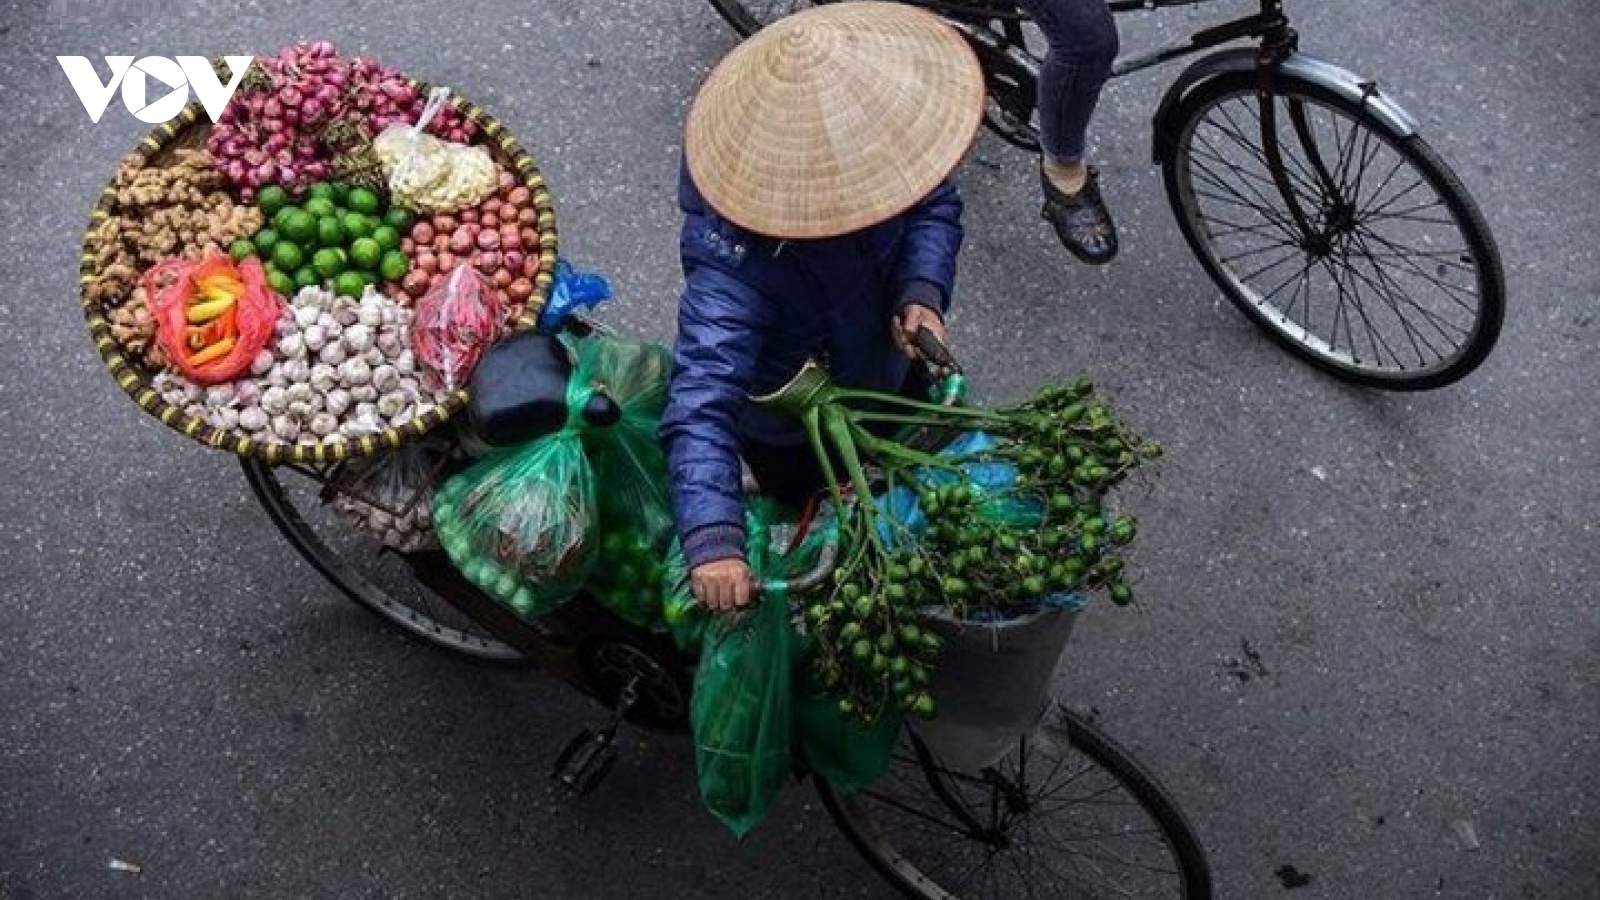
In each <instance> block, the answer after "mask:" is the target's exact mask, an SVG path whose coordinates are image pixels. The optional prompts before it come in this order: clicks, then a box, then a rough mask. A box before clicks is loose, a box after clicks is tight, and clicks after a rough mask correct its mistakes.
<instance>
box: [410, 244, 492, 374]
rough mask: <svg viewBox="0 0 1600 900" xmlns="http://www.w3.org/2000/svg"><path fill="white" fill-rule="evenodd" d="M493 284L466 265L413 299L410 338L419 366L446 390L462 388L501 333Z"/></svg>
mask: <svg viewBox="0 0 1600 900" xmlns="http://www.w3.org/2000/svg"><path fill="white" fill-rule="evenodd" d="M505 320H506V309H505V306H504V304H502V303H501V302H500V292H499V291H497V290H495V287H494V282H492V281H490V280H489V279H487V278H485V277H484V276H483V275H482V274H481V273H479V272H478V270H477V269H475V268H473V267H472V266H470V265H468V264H467V263H460V264H458V265H457V266H456V267H455V269H453V270H452V271H451V272H450V275H449V276H448V277H447V278H445V280H444V281H443V282H441V283H440V285H439V286H438V287H436V288H434V289H433V290H431V291H429V292H428V293H427V294H425V295H424V296H423V298H422V299H421V300H419V301H417V317H416V319H415V321H413V322H412V324H411V342H412V345H413V349H415V350H416V354H417V359H418V360H419V361H421V363H422V365H423V370H424V372H425V373H426V374H429V375H431V376H432V377H433V378H434V379H436V380H437V383H438V384H439V385H442V386H443V387H444V388H445V389H447V390H452V391H453V390H455V389H457V388H462V387H466V385H467V382H468V381H469V380H471V378H472V370H473V369H476V368H477V367H478V360H479V359H482V358H483V354H484V351H486V350H488V349H489V345H490V344H493V343H494V342H495V341H496V340H498V339H499V337H500V335H501V334H502V333H504V331H505Z"/></svg>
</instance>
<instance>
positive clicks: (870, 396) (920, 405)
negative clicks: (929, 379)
mask: <svg viewBox="0 0 1600 900" xmlns="http://www.w3.org/2000/svg"><path fill="white" fill-rule="evenodd" d="M829 399H830V400H832V401H833V402H834V403H838V402H839V401H851V400H853V401H865V402H870V403H881V404H883V405H884V406H888V407H891V408H898V409H902V410H906V409H910V410H916V411H918V412H924V413H929V414H933V415H938V416H942V417H945V418H946V419H951V418H956V419H966V420H968V421H981V422H1004V421H1005V417H1004V416H1001V415H1000V414H998V413H996V412H994V411H993V410H987V409H978V408H976V407H972V406H941V405H939V404H937V403H929V402H927V401H925V400H912V399H909V398H907V397H901V396H900V395H898V394H885V393H883V392H881V391H864V390H860V389H858V388H838V389H837V390H835V391H834V392H833V393H832V395H831V396H830V397H829ZM853 412H854V411H853ZM859 412H867V411H866V410H860V411H859Z"/></svg>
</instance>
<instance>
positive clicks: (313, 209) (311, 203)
mask: <svg viewBox="0 0 1600 900" xmlns="http://www.w3.org/2000/svg"><path fill="white" fill-rule="evenodd" d="M336 209H337V208H336V207H335V206H334V205H333V201H332V200H329V199H328V198H327V197H312V198H310V199H309V200H307V201H306V205H305V210H306V212H308V213H310V214H312V215H313V216H316V217H317V218H319V219H320V218H322V217H324V216H331V215H333V214H334V212H335V211H336Z"/></svg>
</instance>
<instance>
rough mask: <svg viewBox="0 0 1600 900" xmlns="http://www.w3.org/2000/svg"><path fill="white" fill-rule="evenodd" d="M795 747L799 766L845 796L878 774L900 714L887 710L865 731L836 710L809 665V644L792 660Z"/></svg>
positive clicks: (886, 766) (835, 700)
mask: <svg viewBox="0 0 1600 900" xmlns="http://www.w3.org/2000/svg"><path fill="white" fill-rule="evenodd" d="M795 665H796V669H795V671H796V672H797V673H800V674H799V675H798V676H797V677H796V679H795V681H796V685H795V698H794V731H795V734H794V740H795V751H796V753H797V754H798V755H799V758H800V760H801V761H802V762H803V763H804V765H805V768H806V770H807V771H809V772H810V773H811V774H812V775H814V776H815V777H817V778H821V779H824V780H826V781H827V782H828V784H829V786H831V787H832V788H833V789H834V790H835V791H837V792H838V793H840V794H842V795H844V796H846V797H848V796H849V795H851V794H853V793H855V792H856V791H858V790H860V789H861V788H863V787H865V786H867V785H869V784H871V783H873V782H874V781H877V780H878V779H879V778H882V777H883V775H884V773H885V772H887V771H889V758H890V754H891V753H892V751H893V750H894V743H895V740H896V739H897V738H898V737H899V735H900V724H901V722H902V720H903V717H902V716H901V714H900V713H898V712H893V711H887V712H885V713H884V715H882V716H880V717H879V718H878V722H877V724H876V725H874V726H873V727H872V728H871V729H867V728H863V727H862V725H861V723H859V722H857V721H855V720H852V719H846V718H844V717H843V716H841V715H840V714H839V695H838V694H836V693H833V692H831V691H829V690H828V689H827V688H826V687H825V686H824V685H823V683H822V680H821V679H820V678H819V677H818V676H817V674H816V672H815V670H814V669H813V667H812V666H811V658H810V652H809V648H807V649H805V650H802V652H801V653H800V659H799V660H797V662H796V663H795Z"/></svg>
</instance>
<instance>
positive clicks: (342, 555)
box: [240, 459, 529, 665]
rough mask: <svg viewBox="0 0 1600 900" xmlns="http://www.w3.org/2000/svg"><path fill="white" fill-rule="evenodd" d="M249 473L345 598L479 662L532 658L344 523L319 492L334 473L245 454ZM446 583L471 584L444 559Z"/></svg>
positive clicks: (289, 533)
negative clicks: (267, 461) (275, 464)
mask: <svg viewBox="0 0 1600 900" xmlns="http://www.w3.org/2000/svg"><path fill="white" fill-rule="evenodd" d="M240 462H241V463H242V464H243V466H244V474H245V479H246V480H247V481H248V482H249V483H250V488H251V490H253V491H254V492H255V495H256V499H257V500H259V501H260V502H261V506H262V508H264V509H265V510H266V511H267V516H268V517H269V518H271V519H272V521H273V524H275V525H277V526H278V530H280V531H282V532H283V536H284V537H285V538H288V540H289V543H290V544H292V545H293V546H294V548H295V549H296V550H298V551H299V552H300V555H301V556H303V557H305V559H306V561H307V562H309V563H311V565H312V567H313V568H315V569H316V570H317V571H318V572H321V573H322V574H323V575H324V576H325V577H326V578H327V579H328V580H329V581H331V582H333V585H334V586H335V587H337V588H338V589H339V590H340V591H341V592H342V593H343V594H344V595H345V596H346V597H349V598H350V599H351V600H354V601H356V602H357V603H359V604H361V605H362V606H364V607H366V608H367V609H368V610H370V611H372V612H373V613H374V614H376V615H377V616H378V617H379V618H381V619H383V620H384V621H386V622H388V623H389V624H391V625H393V626H395V627H396V628H399V629H400V630H401V631H402V632H404V633H405V634H406V635H408V636H410V637H412V638H415V639H417V640H420V641H422V642H424V643H427V644H430V645H432V646H435V647H439V648H441V649H444V650H449V651H451V652H453V653H458V654H460V655H462V656H466V657H469V658H471V659H474V660H477V661H479V662H485V663H499V664H507V665H510V664H527V663H529V661H528V660H526V658H525V657H523V655H522V654H520V653H518V652H517V651H516V650H515V649H514V648H512V647H511V645H509V644H507V643H505V642H503V641H501V640H499V639H497V638H495V637H493V636H492V635H490V634H489V632H488V631H486V630H485V629H484V628H483V627H482V626H481V625H478V624H477V623H476V622H474V621H473V620H472V619H470V618H468V617H467V616H466V615H465V614H463V613H461V612H460V611H458V610H457V609H456V608H455V607H454V606H453V605H451V604H450V603H449V602H448V601H446V600H444V599H443V598H442V597H441V596H440V595H438V594H436V593H434V591H433V590H431V589H430V588H428V587H426V586H424V585H423V584H422V582H421V581H420V580H419V579H418V577H417V573H416V571H415V570H414V569H413V568H412V566H411V564H410V563H409V562H407V561H406V560H405V559H402V558H401V557H400V555H399V554H397V553H394V552H393V551H391V550H388V549H387V548H385V547H384V546H383V545H382V543H381V542H379V541H378V540H377V539H376V538H375V537H371V536H368V535H366V534H363V533H361V532H358V531H357V530H356V529H353V528H351V527H350V526H349V525H348V524H346V523H343V522H341V521H339V520H338V519H337V518H336V517H335V515H334V513H333V510H332V509H330V508H329V507H328V506H326V505H325V504H324V503H323V500H322V498H321V496H320V493H321V491H322V487H323V484H324V482H325V480H326V479H327V477H328V476H329V474H330V472H328V471H320V472H319V471H315V470H312V469H306V468H302V467H299V466H278V467H273V466H268V465H266V464H265V463H262V462H260V461H259V460H256V459H242V460H240ZM435 568H437V570H438V572H439V575H440V577H441V579H442V580H443V581H444V582H445V588H444V589H447V590H449V589H459V590H473V587H472V586H471V585H470V584H468V583H467V582H466V581H464V580H462V579H460V578H459V577H458V576H455V575H454V574H453V572H452V571H451V570H449V568H448V566H446V565H445V564H444V561H443V560H442V558H441V559H440V565H439V566H437V567H435Z"/></svg>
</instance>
